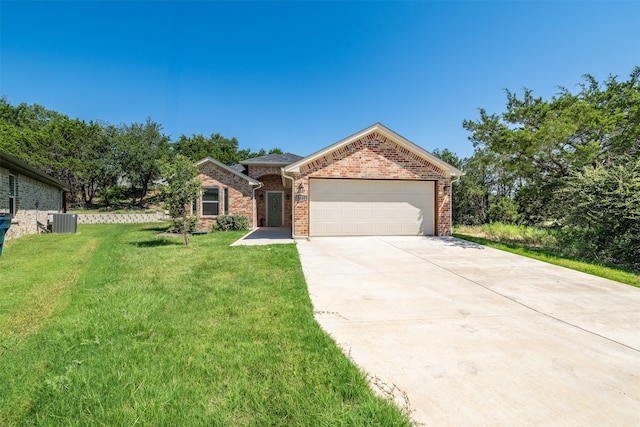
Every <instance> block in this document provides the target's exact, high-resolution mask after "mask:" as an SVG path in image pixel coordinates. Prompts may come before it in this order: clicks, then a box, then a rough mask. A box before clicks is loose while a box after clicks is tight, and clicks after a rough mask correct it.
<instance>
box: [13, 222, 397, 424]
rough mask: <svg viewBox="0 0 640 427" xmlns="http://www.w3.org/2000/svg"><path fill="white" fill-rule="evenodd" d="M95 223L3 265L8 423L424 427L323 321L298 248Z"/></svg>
mask: <svg viewBox="0 0 640 427" xmlns="http://www.w3.org/2000/svg"><path fill="white" fill-rule="evenodd" d="M157 227H158V226H157V225H153V224H151V225H150V224H147V225H91V226H89V225H85V226H80V227H79V233H78V234H76V235H38V236H30V237H25V238H21V239H18V240H12V241H9V242H8V243H7V244H6V246H5V248H4V251H3V255H2V256H1V257H0V271H1V272H2V273H1V275H2V280H1V281H0V384H2V386H1V387H0V425H2V426H14V425H16V426H18V425H153V426H175V425H212V426H218V425H220V426H227V425H230V426H262V425H270V426H271V425H275V426H277V425H282V426H284V425H286V426H290V425H300V426H308V425H313V426H341V425H353V426H366V425H371V426H373V425H376V426H380V425H384V426H394V425H410V422H409V419H408V418H407V416H406V415H405V414H403V413H402V412H401V410H400V409H398V408H397V407H395V406H394V405H392V404H391V403H390V402H389V401H387V400H385V399H382V398H380V397H377V396H375V395H374V394H373V392H372V391H371V389H370V388H369V386H368V384H367V381H366V379H365V377H364V375H363V374H362V373H361V372H360V371H359V370H358V369H357V368H356V367H355V366H354V365H353V364H352V363H351V362H350V361H349V360H348V358H346V356H344V354H343V353H342V352H341V351H340V350H339V349H338V348H337V347H336V345H335V343H334V342H333V341H332V340H331V339H330V338H329V337H328V336H327V335H326V334H325V333H324V332H323V331H322V330H321V329H320V327H319V326H318V324H317V323H316V322H315V320H314V318H313V309H312V306H311V302H310V300H309V296H308V294H307V289H306V284H305V282H304V277H303V274H302V271H301V267H300V263H299V260H298V256H297V252H296V249H295V246H294V245H277V246H276V245H274V246H266V247H264V246H263V247H233V248H232V247H230V246H229V244H230V243H231V242H233V241H234V240H235V239H237V238H238V237H240V236H241V234H242V233H241V232H229V233H214V234H208V235H205V236H197V237H192V238H191V239H190V246H189V247H185V246H183V245H182V244H181V243H182V240H181V239H172V238H168V237H157V236H156V234H157V232H158V231H160V229H159V228H157Z"/></svg>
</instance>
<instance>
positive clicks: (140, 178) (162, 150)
mask: <svg viewBox="0 0 640 427" xmlns="http://www.w3.org/2000/svg"><path fill="white" fill-rule="evenodd" d="M169 156H170V147H169V138H168V137H167V136H165V135H163V134H162V126H161V125H160V124H158V123H157V122H154V121H153V120H151V118H147V121H146V122H145V123H132V124H131V125H123V126H122V127H121V128H120V135H119V138H118V144H117V149H116V156H115V157H116V162H117V164H118V165H119V170H120V172H121V173H122V175H123V177H124V178H125V179H126V180H128V181H129V184H130V185H131V189H132V201H131V203H132V204H134V205H135V204H142V201H143V199H144V197H145V196H146V195H147V192H148V190H149V185H150V184H151V183H152V182H153V181H154V180H157V179H159V178H160V177H161V165H162V164H163V162H165V161H166V160H167V159H168V158H169ZM136 194H137V199H136Z"/></svg>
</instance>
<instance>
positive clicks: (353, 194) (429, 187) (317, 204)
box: [309, 178, 435, 236]
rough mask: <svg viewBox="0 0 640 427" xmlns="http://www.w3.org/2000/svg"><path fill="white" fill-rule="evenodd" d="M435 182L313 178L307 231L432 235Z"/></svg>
mask: <svg viewBox="0 0 640 427" xmlns="http://www.w3.org/2000/svg"><path fill="white" fill-rule="evenodd" d="M434 184H435V183H434V181H418V180H385V179H323V178H311V179H309V221H310V227H309V235H311V236H375V235H378V236H384V235H395V236H398V235H423V234H425V235H433V234H434V228H435V219H434V218H435V207H434V200H435V191H434V188H435V185H434Z"/></svg>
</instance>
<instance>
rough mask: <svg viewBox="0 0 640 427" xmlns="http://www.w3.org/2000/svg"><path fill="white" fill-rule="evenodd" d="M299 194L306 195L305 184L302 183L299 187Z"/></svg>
mask: <svg viewBox="0 0 640 427" xmlns="http://www.w3.org/2000/svg"><path fill="white" fill-rule="evenodd" d="M298 194H304V184H303V183H300V185H298Z"/></svg>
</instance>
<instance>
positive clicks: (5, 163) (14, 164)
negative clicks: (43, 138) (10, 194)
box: [0, 152, 69, 191]
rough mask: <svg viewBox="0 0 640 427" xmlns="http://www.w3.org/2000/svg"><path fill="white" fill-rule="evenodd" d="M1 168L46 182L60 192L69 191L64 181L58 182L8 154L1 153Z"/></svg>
mask: <svg viewBox="0 0 640 427" xmlns="http://www.w3.org/2000/svg"><path fill="white" fill-rule="evenodd" d="M0 167H3V168H5V169H9V171H11V172H15V173H20V174H22V175H26V176H28V177H31V178H33V179H35V180H37V181H40V182H44V183H46V184H49V185H51V186H53V187H56V188H57V189H59V190H62V191H69V187H67V185H66V184H64V183H63V182H62V181H58V180H57V179H55V178H54V177H52V176H49V175H47V174H46V173H44V172H42V171H40V170H38V169H36V168H34V167H33V166H31V165H29V164H28V163H27V162H25V161H24V160H20V159H18V158H17V157H13V156H10V155H8V154H6V153H2V152H0Z"/></svg>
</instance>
